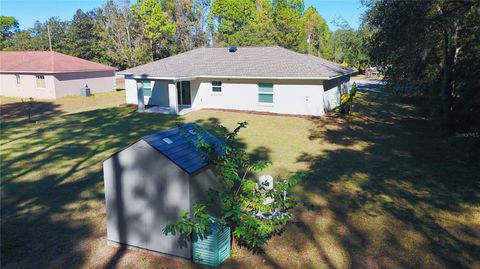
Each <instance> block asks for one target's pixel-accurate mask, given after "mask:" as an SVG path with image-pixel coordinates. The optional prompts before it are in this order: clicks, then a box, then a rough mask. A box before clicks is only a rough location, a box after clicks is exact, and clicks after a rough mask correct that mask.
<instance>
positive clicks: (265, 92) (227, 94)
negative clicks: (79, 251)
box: [120, 46, 354, 116]
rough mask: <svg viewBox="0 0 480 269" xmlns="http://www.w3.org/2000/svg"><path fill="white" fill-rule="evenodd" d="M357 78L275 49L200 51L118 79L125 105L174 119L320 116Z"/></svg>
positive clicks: (330, 65) (139, 68)
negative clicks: (218, 114) (224, 114)
mask: <svg viewBox="0 0 480 269" xmlns="http://www.w3.org/2000/svg"><path fill="white" fill-rule="evenodd" d="M353 72H354V71H353V70H351V69H348V68H345V67H343V66H341V65H339V64H336V63H333V62H330V61H327V60H324V59H322V58H319V57H315V56H311V55H305V54H301V53H296V52H293V51H290V50H287V49H284V48H281V47H278V46H273V47H238V48H237V47H230V48H199V49H195V50H191V51H188V52H185V53H182V54H179V55H175V56H172V57H168V58H165V59H161V60H158V61H155V62H151V63H148V64H145V65H141V66H137V67H134V68H131V69H128V70H125V71H122V72H120V73H121V74H125V78H126V80H125V87H126V102H127V103H129V104H139V110H140V111H141V110H142V106H143V104H142V101H143V103H144V104H146V105H150V106H158V107H157V108H156V111H162V110H163V111H165V112H169V113H174V114H182V112H185V111H189V110H193V109H202V108H213V109H232V110H244V111H260V112H271V113H280V114H295V115H313V116H320V115H323V114H324V113H325V112H326V111H328V110H330V109H332V108H333V107H335V106H337V105H338V104H339V102H340V95H341V94H342V93H343V92H346V91H347V90H348V86H349V81H350V75H351V74H352V73H353ZM142 92H143V98H141V97H139V96H141V95H142ZM139 100H140V102H139ZM150 110H152V108H150Z"/></svg>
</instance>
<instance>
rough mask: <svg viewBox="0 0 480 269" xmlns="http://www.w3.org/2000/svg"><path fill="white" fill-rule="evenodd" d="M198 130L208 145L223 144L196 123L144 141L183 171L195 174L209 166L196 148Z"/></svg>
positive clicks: (148, 136)
mask: <svg viewBox="0 0 480 269" xmlns="http://www.w3.org/2000/svg"><path fill="white" fill-rule="evenodd" d="M197 128H198V129H200V130H202V132H201V135H202V136H203V139H205V140H206V141H207V142H208V143H210V144H213V145H216V146H219V145H221V144H223V141H222V140H220V139H219V138H217V137H216V136H214V135H212V134H211V133H209V132H208V131H205V130H203V129H201V128H200V127H199V126H198V125H196V124H195V123H189V124H185V125H182V126H181V127H178V128H174V129H170V130H166V131H161V132H158V133H154V134H151V135H147V136H145V137H143V140H145V141H146V142H147V143H148V144H150V145H151V146H152V147H154V148H155V149H156V150H158V151H159V152H161V153H163V154H164V155H165V156H166V157H167V158H169V159H170V160H171V161H172V162H174V163H175V164H177V165H178V166H180V167H181V168H182V169H183V170H185V171H187V172H188V173H194V172H196V171H198V170H199V169H201V168H203V167H205V166H206V165H207V163H206V162H205V160H204V159H203V157H202V152H200V150H198V149H197V148H196V146H195V145H196V144H197V143H198V139H197V135H196V134H195V130H196V129H197ZM191 132H193V133H191ZM165 138H168V139H170V140H171V142H172V143H170V144H169V143H167V142H166V141H165V140H164V139H165Z"/></svg>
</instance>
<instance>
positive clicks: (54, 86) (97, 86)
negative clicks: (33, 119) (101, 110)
mask: <svg viewBox="0 0 480 269" xmlns="http://www.w3.org/2000/svg"><path fill="white" fill-rule="evenodd" d="M114 74H115V68H113V67H110V66H107V65H103V64H99V63H95V62H91V61H87V60H84V59H80V58H77V57H73V56H69V55H65V54H62V53H59V52H52V51H2V52H0V95H3V96H11V97H26V98H28V97H33V98H44V99H56V98H60V97H63V96H67V95H79V94H80V89H81V88H82V87H84V86H85V85H88V87H89V88H90V90H91V92H92V93H98V92H108V91H113V90H114V89H115V87H114Z"/></svg>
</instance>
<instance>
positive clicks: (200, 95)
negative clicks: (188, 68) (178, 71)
mask: <svg viewBox="0 0 480 269" xmlns="http://www.w3.org/2000/svg"><path fill="white" fill-rule="evenodd" d="M213 80H217V79H208V80H195V81H192V99H193V103H192V107H194V108H219V109H238V110H249V111H260V112H271V113H280V114H294V115H315V116H320V115H323V114H324V110H323V86H322V85H321V81H313V80H312V81H303V80H302V81H300V80H296V81H295V80H292V81H286V80H261V81H259V80H233V79H232V80H221V81H222V92H221V93H214V92H212V86H211V82H212V81H213ZM258 83H273V103H272V104H262V103H259V102H258Z"/></svg>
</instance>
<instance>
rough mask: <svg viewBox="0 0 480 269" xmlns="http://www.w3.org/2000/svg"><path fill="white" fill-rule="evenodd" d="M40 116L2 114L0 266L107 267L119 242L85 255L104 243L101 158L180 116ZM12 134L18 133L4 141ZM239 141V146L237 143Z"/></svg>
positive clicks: (119, 112)
mask: <svg viewBox="0 0 480 269" xmlns="http://www.w3.org/2000/svg"><path fill="white" fill-rule="evenodd" d="M47 119H48V120H47V121H39V122H37V123H34V124H32V123H27V122H26V121H20V120H18V119H16V120H5V119H4V120H2V126H3V128H2V151H1V157H2V162H1V164H0V165H1V167H0V168H1V171H2V185H1V197H2V211H1V217H2V218H1V219H2V229H1V237H2V244H1V256H2V259H1V263H2V267H6V268H79V267H84V266H87V267H88V266H92V264H96V265H95V266H101V267H109V268H114V267H116V266H117V265H118V264H119V262H120V261H121V259H122V257H123V256H124V255H126V254H127V252H126V251H125V249H124V248H118V249H117V250H116V251H115V252H114V253H113V254H112V255H111V256H110V258H109V260H107V261H105V260H104V259H102V260H100V261H95V260H92V259H95V258H98V257H92V251H93V250H92V249H91V248H94V249H95V248H98V247H102V246H99V245H98V243H95V240H98V239H99V238H100V239H101V240H102V242H101V244H105V245H106V244H107V242H106V238H105V219H106V214H105V209H104V208H105V206H104V205H105V204H104V201H105V200H104V199H105V197H104V186H103V173H102V162H103V160H105V159H106V158H107V157H109V156H110V155H111V154H113V153H115V152H117V151H118V150H120V149H122V148H124V147H126V146H128V145H129V144H131V143H133V142H135V141H136V140H138V139H140V138H141V137H143V136H145V135H148V134H151V133H154V132H157V131H160V130H166V129H170V128H173V127H176V126H177V125H178V124H179V123H182V122H184V119H183V118H182V117H178V116H173V115H159V114H149V113H142V114H140V113H136V112H135V110H134V109H132V108H108V109H99V110H93V111H87V112H81V113H74V114H67V115H60V116H58V117H47ZM198 123H199V125H201V126H202V127H204V128H206V129H209V130H214V126H216V125H217V124H218V123H220V121H219V119H217V118H209V119H207V120H203V121H200V122H198ZM18 134H21V136H20V137H18V138H16V139H10V137H15V136H18ZM239 146H241V147H243V148H245V147H246V145H245V143H244V142H243V141H240V142H239ZM268 152H269V151H268V149H265V148H262V149H258V150H257V151H254V152H253V153H252V158H268V157H269V156H268ZM257 153H258V154H259V156H256V154H257ZM260 155H261V156H260ZM104 255H105V254H104ZM155 259H156V260H157V261H162V263H164V264H169V263H170V262H171V260H169V259H165V258H161V257H158V258H155ZM181 264H182V263H180V265H179V266H181ZM237 265H238V263H237Z"/></svg>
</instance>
